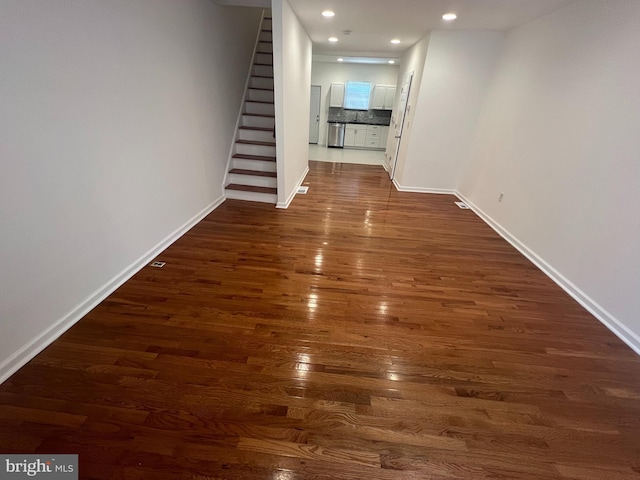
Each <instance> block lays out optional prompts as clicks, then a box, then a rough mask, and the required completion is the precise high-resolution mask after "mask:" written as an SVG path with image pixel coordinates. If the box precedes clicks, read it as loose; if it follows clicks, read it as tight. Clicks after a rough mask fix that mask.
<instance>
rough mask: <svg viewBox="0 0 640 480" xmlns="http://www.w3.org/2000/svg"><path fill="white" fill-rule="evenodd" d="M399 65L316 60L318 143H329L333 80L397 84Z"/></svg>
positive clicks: (314, 82)
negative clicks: (330, 98) (318, 110)
mask: <svg viewBox="0 0 640 480" xmlns="http://www.w3.org/2000/svg"><path fill="white" fill-rule="evenodd" d="M398 71H399V67H398V65H370V64H360V63H338V62H335V63H330V62H319V61H314V62H313V64H312V68H311V85H320V87H321V91H320V94H321V98H322V100H321V103H320V134H319V137H318V145H326V144H327V120H328V115H329V95H330V88H331V83H332V82H337V83H346V82H347V81H353V82H370V83H373V84H382V85H395V84H396V82H397V80H398Z"/></svg>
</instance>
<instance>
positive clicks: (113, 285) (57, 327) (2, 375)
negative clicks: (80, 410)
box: [0, 196, 224, 384]
mask: <svg viewBox="0 0 640 480" xmlns="http://www.w3.org/2000/svg"><path fill="white" fill-rule="evenodd" d="M222 202H224V196H220V197H218V198H217V199H216V200H214V201H213V202H212V203H210V204H209V205H208V206H207V207H205V208H204V209H202V210H201V211H200V212H198V213H197V214H195V215H194V216H193V217H191V218H190V219H189V220H188V221H187V222H186V223H185V224H184V225H182V226H181V227H179V228H177V229H176V230H174V231H173V232H172V233H170V234H169V235H168V236H167V237H165V238H164V240H162V241H161V242H160V243H158V244H157V245H156V246H155V247H153V248H152V249H151V250H149V251H148V252H147V253H145V254H144V255H142V256H141V257H139V258H138V259H137V260H136V261H134V262H133V263H132V264H131V265H129V266H128V267H127V268H125V269H124V270H123V271H122V272H120V273H119V274H117V275H116V276H115V277H113V278H112V279H111V280H109V281H108V282H107V283H105V284H104V285H103V286H101V287H100V288H98V289H97V290H95V291H94V292H93V293H92V294H91V295H89V297H88V298H87V299H85V300H84V301H83V302H82V303H80V304H79V305H78V306H76V307H75V308H74V309H73V310H71V311H70V312H69V313H67V314H66V315H65V316H64V317H62V318H61V319H59V320H58V321H57V322H55V323H54V324H53V325H52V326H51V327H49V328H48V329H46V330H45V331H43V332H42V333H41V334H40V335H38V336H37V337H35V338H33V339H32V340H30V341H29V342H27V343H26V344H25V345H23V346H22V347H21V348H20V349H19V350H18V351H17V352H15V353H14V354H13V355H11V356H10V357H9V358H8V359H6V360H4V361H3V362H2V363H0V384H1V383H3V382H4V381H5V380H7V379H8V378H9V377H10V376H11V375H13V374H14V373H15V372H17V371H18V370H19V369H20V368H22V367H23V366H24V365H26V364H27V362H29V361H30V360H31V359H32V358H33V357H35V356H36V355H37V354H39V353H40V352H41V351H42V350H44V349H45V348H47V347H48V346H49V345H51V343H53V342H54V341H55V340H56V339H57V338H58V337H59V336H60V335H62V334H63V333H64V332H66V331H67V330H68V329H69V328H71V327H72V326H73V325H74V324H76V323H77V322H78V321H79V320H81V319H82V317H84V316H85V315H86V314H87V313H89V312H90V311H91V310H92V309H93V308H94V307H96V306H97V305H98V304H99V303H100V302H102V301H103V300H104V299H105V298H107V297H108V296H109V295H111V294H112V293H113V292H114V291H115V290H116V289H117V288H118V287H120V286H121V285H122V284H124V283H125V282H126V281H127V280H129V279H130V278H131V277H133V276H134V275H135V274H136V273H137V272H138V271H139V270H141V269H142V268H143V267H145V266H146V265H147V264H148V263H150V262H151V260H153V259H154V258H155V257H157V256H158V255H159V254H160V253H162V252H163V251H164V250H165V249H166V248H167V247H169V245H171V244H172V243H173V242H175V241H176V240H178V239H179V238H180V237H181V236H182V235H184V234H185V233H186V232H187V231H188V230H190V229H191V228H192V227H193V226H194V225H196V224H197V223H198V222H199V221H200V220H202V219H203V218H204V217H206V216H207V215H209V214H210V213H211V212H212V211H213V210H215V209H216V208H217V207H219V206H220V204H222Z"/></svg>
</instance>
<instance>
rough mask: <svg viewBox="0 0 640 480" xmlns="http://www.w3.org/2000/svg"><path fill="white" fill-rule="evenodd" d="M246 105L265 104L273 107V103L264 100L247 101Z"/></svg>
mask: <svg viewBox="0 0 640 480" xmlns="http://www.w3.org/2000/svg"><path fill="white" fill-rule="evenodd" d="M245 103H264V104H266V105H273V102H266V101H264V100H245Z"/></svg>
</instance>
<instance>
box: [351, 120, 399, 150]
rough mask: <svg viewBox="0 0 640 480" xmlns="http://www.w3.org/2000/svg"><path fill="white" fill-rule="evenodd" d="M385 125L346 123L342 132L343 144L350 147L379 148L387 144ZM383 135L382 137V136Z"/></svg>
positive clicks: (387, 129)
mask: <svg viewBox="0 0 640 480" xmlns="http://www.w3.org/2000/svg"><path fill="white" fill-rule="evenodd" d="M388 132H389V127H387V126H385V125H358V124H353V123H348V124H347V125H346V127H345V132H344V146H345V147H351V148H365V149H369V148H371V149H381V148H385V147H386V145H387V138H386V135H387V133H388ZM383 137H384V138H383Z"/></svg>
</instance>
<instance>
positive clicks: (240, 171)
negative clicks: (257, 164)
mask: <svg viewBox="0 0 640 480" xmlns="http://www.w3.org/2000/svg"><path fill="white" fill-rule="evenodd" d="M229 173H235V174H237V175H253V176H254V177H272V178H276V177H277V176H278V174H277V173H276V172H262V171H260V170H245V169H243V168H232V169H231V170H229Z"/></svg>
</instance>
